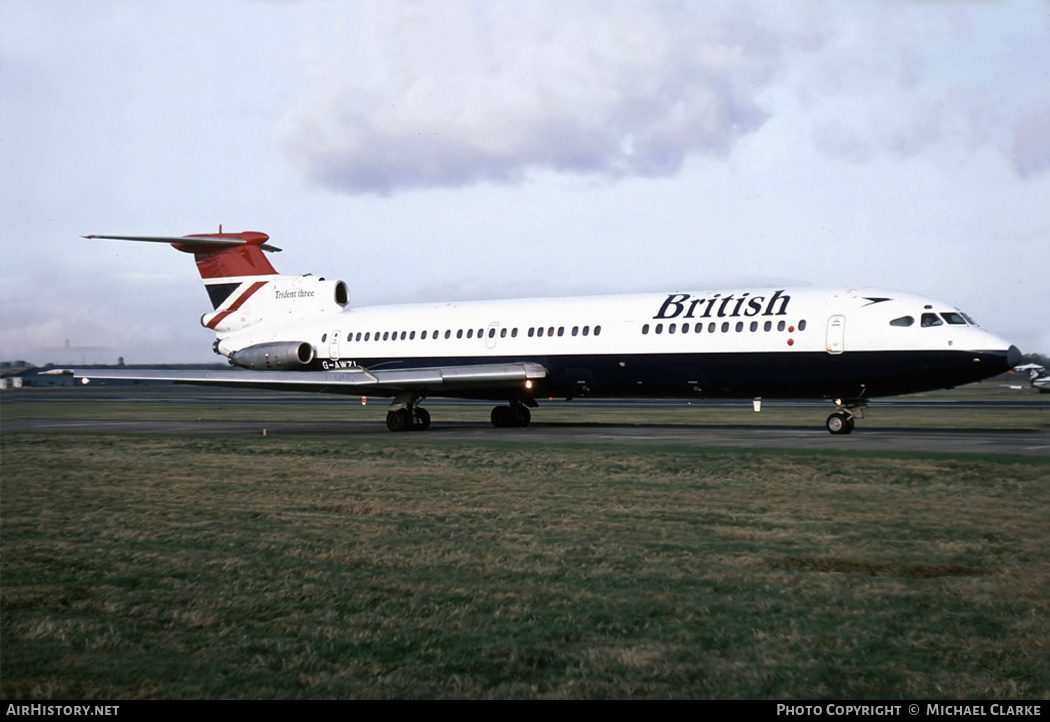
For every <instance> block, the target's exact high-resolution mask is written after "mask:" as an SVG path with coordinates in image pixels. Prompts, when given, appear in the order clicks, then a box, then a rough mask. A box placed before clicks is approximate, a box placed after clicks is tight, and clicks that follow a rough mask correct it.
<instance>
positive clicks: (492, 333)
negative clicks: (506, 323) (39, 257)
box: [489, 328, 507, 338]
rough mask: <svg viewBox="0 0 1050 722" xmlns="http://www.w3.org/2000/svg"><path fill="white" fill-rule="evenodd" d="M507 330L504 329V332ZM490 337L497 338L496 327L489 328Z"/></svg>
mask: <svg viewBox="0 0 1050 722" xmlns="http://www.w3.org/2000/svg"><path fill="white" fill-rule="evenodd" d="M506 331H507V329H503V332H504V333H506ZM489 338H496V329H494V328H490V329H489Z"/></svg>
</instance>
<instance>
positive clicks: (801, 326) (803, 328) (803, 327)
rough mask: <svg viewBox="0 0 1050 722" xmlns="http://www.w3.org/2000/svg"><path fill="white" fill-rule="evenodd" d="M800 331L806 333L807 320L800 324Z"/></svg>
mask: <svg viewBox="0 0 1050 722" xmlns="http://www.w3.org/2000/svg"><path fill="white" fill-rule="evenodd" d="M798 330H799V331H805V330H806V320H805V319H802V320H801V321H799V322H798Z"/></svg>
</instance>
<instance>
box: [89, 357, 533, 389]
mask: <svg viewBox="0 0 1050 722" xmlns="http://www.w3.org/2000/svg"><path fill="white" fill-rule="evenodd" d="M73 374H74V376H75V378H78V379H82V380H83V382H84V383H87V382H89V381H94V380H99V381H106V380H121V381H170V382H172V383H176V384H195V385H201V386H233V387H236V386H242V387H247V388H268V389H274V390H282V389H283V390H287V391H314V392H322V391H328V392H333V393H362V394H364V393H370V392H371V393H375V394H378V395H389V394H393V393H397V392H399V391H406V390H411V389H421V390H426V391H427V392H430V393H436V394H437V395H441V393H442V392H454V391H456V390H459V391H463V390H470V389H481V388H493V387H500V386H510V385H513V384H517V383H521V382H525V381H531V380H534V379H542V378H546V376H547V369H546V368H544V367H543V366H541V365H540V364H537V363H528V362H526V363H511V364H475V365H471V366H435V367H429V368H409V369H385V370H382V369H381V370H368V369H365V368H361V367H355V368H351V369H343V370H339V371H238V370H233V369H231V370H228V371H227V370H223V371H184V370H164V369H155V370H153V369H151V370H136V369H74V370H73Z"/></svg>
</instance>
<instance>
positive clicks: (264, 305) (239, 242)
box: [84, 226, 350, 337]
mask: <svg viewBox="0 0 1050 722" xmlns="http://www.w3.org/2000/svg"><path fill="white" fill-rule="evenodd" d="M84 238H106V239H113V240H118V241H147V242H151V243H167V244H170V245H171V246H172V247H173V248H176V249H178V250H180V251H182V252H184V253H192V254H193V258H194V260H196V262H197V270H198V271H199V272H200V274H201V279H203V280H204V287H205V288H206V289H207V291H208V298H209V299H211V304H212V309H213V312H212V313H206V314H204V316H202V317H201V325H202V326H204V327H205V328H209V329H211V330H213V331H215V332H216V333H217V334H219V336H220V337H223V336H224V335H228V334H230V333H235V332H237V331H241V330H243V329H246V328H248V327H249V326H253V325H255V324H258V323H260V322H261V321H264V320H265V319H266V318H268V317H269V318H274V317H279V318H281V319H284V320H287V319H288V318H289V317H292V318H295V317H305V316H306V315H311V314H316V313H325V312H337V311H342V310H343V308H344V307H345V306H346V305H347V304H348V303H349V302H350V291H349V289H348V288H347V286H346V284H345V283H343V282H342V281H326V280H325V279H323V278H317V277H314V276H309V275H307V276H281V275H279V274H278V273H277V271H275V270H274V268H273V266H271V265H270V262H269V261H268V260H267V259H266V256H265V255H263V251H280V250H281V249H280V248H275V247H273V246H271V245H268V244H267V243H266V241H267V240H269V236H267V235H266V234H265V233H259V232H257V231H242V232H241V233H223V232H222V226H219V232H218V233H203V234H200V235H193V236H181V237H179V238H173V237H167V236H84ZM266 286H269V290H268V291H267V292H265V293H259V292H260V291H261V290H262V289H263V287H266Z"/></svg>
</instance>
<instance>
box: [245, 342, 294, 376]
mask: <svg viewBox="0 0 1050 722" xmlns="http://www.w3.org/2000/svg"><path fill="white" fill-rule="evenodd" d="M313 360H314V347H313V346H311V345H310V344H308V343H307V342H305V341H279V342H276V343H260V344H256V345H255V346H249V347H248V348H242V349H241V350H240V351H234V352H233V353H232V354H230V361H231V362H232V363H233V364H234V365H236V366H242V367H244V368H246V369H270V370H271V371H298V370H302V369H305V368H306V367H307V366H309V365H310V362H311V361H313Z"/></svg>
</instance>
